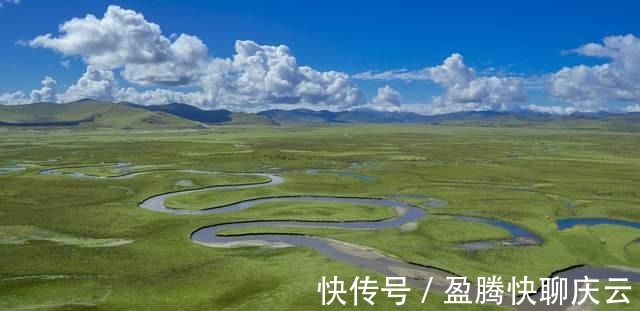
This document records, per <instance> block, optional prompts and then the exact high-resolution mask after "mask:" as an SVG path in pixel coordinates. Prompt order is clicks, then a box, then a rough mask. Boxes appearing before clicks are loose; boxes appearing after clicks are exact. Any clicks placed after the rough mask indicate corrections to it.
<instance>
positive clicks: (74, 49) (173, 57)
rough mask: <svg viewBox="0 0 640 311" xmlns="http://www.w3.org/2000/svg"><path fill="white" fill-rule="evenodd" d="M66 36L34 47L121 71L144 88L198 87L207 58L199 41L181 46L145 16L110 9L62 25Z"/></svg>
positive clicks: (183, 40) (184, 38) (185, 40)
mask: <svg viewBox="0 0 640 311" xmlns="http://www.w3.org/2000/svg"><path fill="white" fill-rule="evenodd" d="M59 30H60V33H61V34H60V35H59V36H57V37H55V36H54V35H52V34H45V35H41V36H38V37H36V38H34V39H33V40H31V41H30V42H29V45H31V46H32V47H42V48H49V49H52V50H54V51H57V52H60V53H62V54H63V55H65V56H71V55H79V56H81V57H82V58H83V59H84V60H85V62H86V63H87V64H88V65H95V66H100V67H103V68H109V69H115V68H120V67H124V73H123V74H124V76H125V78H127V79H129V80H130V81H133V82H136V83H139V84H168V85H184V84H189V83H192V82H193V80H194V79H196V78H197V76H198V71H199V69H200V68H201V67H200V66H201V65H202V63H203V62H205V61H206V59H207V57H208V56H207V54H208V52H207V47H206V46H205V45H204V43H202V41H201V40H200V39H198V38H197V37H195V36H190V35H185V34H181V35H179V36H178V37H177V39H176V40H175V41H173V42H172V41H171V40H170V39H169V38H167V37H165V36H164V35H163V34H162V31H161V29H160V26H159V25H157V24H154V23H151V22H148V21H147V20H146V19H145V17H144V15H142V14H140V13H137V12H135V11H132V10H126V9H123V8H121V7H119V6H115V5H110V6H109V7H108V8H107V11H106V13H105V14H104V16H103V17H102V18H97V17H96V16H94V15H91V14H88V15H86V16H85V17H84V18H73V19H71V20H69V21H67V22H65V23H63V24H62V25H61V26H60V29H59Z"/></svg>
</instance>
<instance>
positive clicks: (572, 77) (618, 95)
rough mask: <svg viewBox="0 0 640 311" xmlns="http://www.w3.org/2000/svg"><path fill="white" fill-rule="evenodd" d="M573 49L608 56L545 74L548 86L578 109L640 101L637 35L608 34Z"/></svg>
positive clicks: (578, 51)
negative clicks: (600, 41)
mask: <svg viewBox="0 0 640 311" xmlns="http://www.w3.org/2000/svg"><path fill="white" fill-rule="evenodd" d="M572 52H574V53H577V54H580V55H584V56H590V57H598V58H604V59H608V60H609V62H607V63H605V64H601V65H595V66H586V65H578V66H573V67H564V68H562V69H561V70H559V71H558V72H555V73H553V74H551V75H549V76H548V79H547V89H548V91H549V93H550V94H551V95H553V96H555V97H558V98H561V99H564V100H567V101H569V102H572V103H574V104H575V105H576V106H577V107H578V108H581V110H597V109H604V108H606V104H607V102H609V101H623V102H638V101H640V39H639V38H637V37H635V36H633V35H626V36H609V37H606V38H604V40H603V42H602V44H600V43H589V44H586V45H583V46H581V47H579V48H577V49H574V50H573V51H572Z"/></svg>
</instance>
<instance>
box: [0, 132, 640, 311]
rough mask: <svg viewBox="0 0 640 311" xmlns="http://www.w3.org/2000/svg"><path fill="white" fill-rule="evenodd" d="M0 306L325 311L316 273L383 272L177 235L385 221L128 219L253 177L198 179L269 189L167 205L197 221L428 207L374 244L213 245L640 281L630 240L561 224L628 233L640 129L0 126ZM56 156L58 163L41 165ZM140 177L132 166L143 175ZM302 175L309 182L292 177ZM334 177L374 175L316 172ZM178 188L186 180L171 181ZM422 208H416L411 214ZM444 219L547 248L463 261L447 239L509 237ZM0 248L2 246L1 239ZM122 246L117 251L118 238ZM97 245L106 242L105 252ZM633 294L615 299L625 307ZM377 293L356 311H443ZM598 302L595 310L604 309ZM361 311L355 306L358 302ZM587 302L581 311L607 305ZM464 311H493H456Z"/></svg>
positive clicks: (469, 255) (504, 250)
mask: <svg viewBox="0 0 640 311" xmlns="http://www.w3.org/2000/svg"><path fill="white" fill-rule="evenodd" d="M0 136H1V137H3V139H2V140H0V167H4V166H7V167H8V166H13V165H16V164H29V166H27V167H25V169H24V170H19V171H10V172H7V173H4V174H2V175H0V202H1V203H0V310H25V309H26V310H28V309H34V310H41V309H42V310H172V311H173V310H300V309H304V310H320V309H327V310H334V309H336V310H337V309H344V307H337V306H331V307H322V306H321V305H320V296H319V295H318V294H317V293H316V284H317V282H318V281H319V280H320V278H321V277H322V276H323V275H324V276H333V275H339V276H341V278H342V279H345V280H353V278H354V277H355V276H361V277H362V276H365V275H371V276H373V277H375V278H376V279H378V280H383V276H381V275H377V274H375V273H372V272H370V271H367V270H364V269H361V268H357V267H354V266H351V265H350V264H347V263H343V262H339V261H335V260H332V259H328V258H326V257H325V256H323V255H322V254H320V253H319V252H317V251H315V250H313V249H307V248H283V249H272V248H265V247H246V248H230V249H220V248H207V247H204V246H200V245H196V244H194V243H192V242H191V241H190V240H189V234H190V233H191V232H192V231H193V230H194V229H196V228H198V227H201V226H205V225H211V224H217V223H226V222H233V221H247V220H268V219H296V220H356V219H362V220H373V219H382V218H387V217H390V216H393V211H392V210H390V209H385V208H380V207H372V206H363V205H352V204H338V203H333V204H329V203H322V204H319V203H312V202H304V203H301V202H278V203H273V202H272V203H267V204H261V205H258V206H254V207H252V208H250V209H246V210H241V211H236V212H233V213H226V214H218V215H202V216H179V215H165V214H160V213H153V212H150V211H147V210H143V209H141V208H138V207H137V204H138V202H140V201H141V200H143V199H145V198H147V197H149V196H151V195H154V194H158V193H162V192H168V191H176V190H184V189H189V188H199V187H203V186H209V185H225V184H241V183H256V182H263V181H264V179H263V178H259V177H255V176H238V175H224V174H198V173H188V172H180V171H177V170H179V169H195V170H207V171H214V172H229V173H234V172H271V173H277V174H279V175H282V176H284V177H285V182H284V183H283V184H280V185H277V186H270V187H261V188H252V189H242V190H231V191H212V192H200V193H193V194H188V195H180V196H176V197H173V198H171V199H170V200H169V201H168V204H169V205H170V206H172V207H179V208H189V209H200V208H210V207H215V206H219V205H224V204H228V203H231V202H235V201H238V200H245V199H248V198H257V197H262V196H277V195H333V196H367V197H390V196H394V195H395V196H398V195H406V199H403V197H402V196H398V197H399V198H400V199H401V200H404V201H407V202H409V203H413V204H421V202H423V201H424V200H420V199H416V197H420V196H428V197H434V198H441V199H445V200H447V201H448V205H446V206H443V207H438V208H429V209H428V216H427V217H425V218H422V219H420V220H419V221H417V223H416V224H415V225H414V226H411V227H407V228H393V229H384V230H377V231H375V232H372V231H364V230H336V229H331V230H323V229H308V228H307V229H304V228H260V227H256V228H245V229H234V230H227V231H225V232H223V233H224V234H229V235H233V234H241V233H264V232H285V233H306V234H315V235H320V236H326V237H331V238H334V239H338V240H341V241H345V242H350V243H355V244H360V245H365V246H369V247H373V248H376V249H378V250H381V251H383V252H385V253H388V254H391V255H393V256H396V257H398V258H402V259H405V260H408V261H412V262H416V263H420V264H423V265H430V266H435V267H438V268H442V269H446V270H449V271H453V272H455V273H457V274H461V275H466V276H469V277H471V278H475V277H477V276H487V275H493V274H496V275H500V276H503V278H510V277H511V276H522V275H528V276H529V277H530V278H534V279H537V278H539V277H544V276H547V275H549V274H550V273H551V272H552V271H555V270H557V269H561V268H565V267H567V266H571V265H576V264H590V265H616V266H626V267H634V268H640V243H638V239H640V230H637V229H630V228H623V227H616V226H608V225H601V226H594V227H580V226H579V227H576V228H573V229H569V230H566V231H558V230H557V229H556V227H555V224H554V221H555V220H557V219H558V218H563V217H610V218H615V219H623V220H630V221H636V222H637V221H640V177H639V176H640V134H636V133H623V132H608V131H604V130H603V131H600V130H563V129H555V128H554V129H549V128H535V129H527V128H484V127H483V128H473V127H445V126H409V125H406V126H405V125H349V126H330V127H266V126H265V127H262V126H239V125H238V126H220V127H211V128H208V129H199V130H166V131H159V130H137V131H132V130H131V131H120V130H90V129H86V130H79V129H56V130H50V129H46V130H33V129H7V128H0ZM53 159H55V161H52V160H53ZM115 162H130V163H132V164H133V165H135V166H138V165H141V166H143V165H144V166H146V165H155V166H157V167H155V168H157V169H159V170H158V171H154V172H152V173H147V174H143V175H138V176H135V177H133V178H127V179H108V178H95V179H90V178H74V177H70V176H59V175H38V174H37V172H38V171H39V170H42V169H47V168H56V167H72V166H96V165H98V164H100V163H105V164H104V167H101V168H95V167H93V168H78V169H65V170H64V171H66V172H83V173H86V174H92V175H99V176H115V175H118V174H119V172H114V171H113V168H112V167H111V166H109V163H115ZM148 169H149V168H141V169H140V170H141V171H144V170H148ZM310 169H317V170H319V172H318V173H316V174H310V173H308V172H307V170H310ZM326 170H337V171H348V172H354V173H358V174H363V175H367V176H372V177H374V179H373V180H370V181H363V180H360V179H358V178H354V177H350V176H346V175H337V174H326V173H323V171H326ZM186 180H188V181H190V183H187V182H184V181H186ZM423 207H425V208H426V206H423ZM452 215H473V216H483V217H490V218H499V219H502V220H506V221H509V222H513V223H516V224H518V225H521V226H522V227H524V228H527V229H529V230H531V231H533V232H535V233H537V234H538V235H540V236H542V237H543V238H544V240H545V242H544V244H543V245H541V246H528V247H501V248H497V249H491V250H481V251H468V250H463V249H461V248H460V247H459V244H460V243H462V242H468V241H475V240H484V239H502V238H505V237H507V236H508V234H507V232H506V231H504V230H502V229H499V228H496V227H493V226H489V225H485V224H479V223H464V222H460V221H457V220H455V219H454V218H453V217H451V216H452ZM3 241H4V242H3ZM122 241H127V243H119V242H122ZM106 246H108V247H106ZM638 286H640V284H634V290H633V292H632V293H628V294H627V295H628V296H629V298H630V299H631V300H632V304H630V305H629V306H626V308H628V310H632V309H634V308H637V304H638V303H639V302H640V291H639V290H640V287H638ZM381 295H382V294H379V296H378V297H377V299H376V300H375V301H376V305H375V306H372V307H369V306H366V307H365V306H362V308H365V309H371V310H388V309H395V308H397V309H405V310H415V309H418V308H420V309H424V310H457V309H460V307H459V306H446V305H443V304H442V303H441V301H443V300H445V296H444V295H442V294H438V293H430V294H429V295H430V296H429V298H428V300H427V304H425V305H420V304H419V303H420V299H421V297H422V291H421V290H420V289H412V292H411V294H410V295H409V297H408V300H407V305H405V306H402V307H395V305H394V304H393V300H392V299H387V298H385V297H382V296H381ZM604 298H605V299H606V297H604ZM359 307H360V306H359ZM619 307H620V306H619V305H614V306H607V305H606V304H601V305H599V306H597V308H596V309H598V310H600V309H603V310H618V308H619ZM462 309H463V310H492V309H495V307H491V306H484V307H481V306H469V307H464V308H462Z"/></svg>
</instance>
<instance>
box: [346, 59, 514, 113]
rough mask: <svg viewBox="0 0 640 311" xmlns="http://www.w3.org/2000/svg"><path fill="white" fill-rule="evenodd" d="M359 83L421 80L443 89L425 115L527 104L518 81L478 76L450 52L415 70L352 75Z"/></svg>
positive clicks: (510, 78)
mask: <svg viewBox="0 0 640 311" xmlns="http://www.w3.org/2000/svg"><path fill="white" fill-rule="evenodd" d="M354 78H356V79H363V80H407V81H414V80H425V81H432V82H435V83H437V84H438V85H440V86H442V87H444V88H445V89H446V91H445V94H444V95H441V96H436V97H435V98H433V100H432V102H431V103H429V104H428V107H425V109H424V110H425V112H426V113H432V114H436V113H447V112H454V111H463V110H512V109H519V107H520V104H521V103H523V102H526V101H527V94H526V92H525V88H524V86H523V81H522V79H521V78H515V77H498V76H479V75H478V74H477V73H476V71H475V70H474V69H473V68H471V67H468V66H467V65H466V64H465V63H464V58H463V57H462V55H460V54H457V53H454V54H451V56H449V57H447V58H446V59H445V60H444V62H443V63H442V64H441V65H438V66H434V67H427V68H424V69H421V70H417V71H408V70H391V71H385V72H379V73H375V72H371V71H368V72H363V73H360V74H356V75H354Z"/></svg>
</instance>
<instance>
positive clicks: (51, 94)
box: [31, 76, 56, 103]
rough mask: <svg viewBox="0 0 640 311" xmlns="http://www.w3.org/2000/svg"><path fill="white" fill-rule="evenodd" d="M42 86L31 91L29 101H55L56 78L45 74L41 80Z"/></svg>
mask: <svg viewBox="0 0 640 311" xmlns="http://www.w3.org/2000/svg"><path fill="white" fill-rule="evenodd" d="M41 83H42V88H40V89H38V90H33V91H31V102H34V103H35V102H52V101H56V90H55V87H56V80H54V79H53V78H51V77H49V76H47V77H45V78H44V80H42V82H41Z"/></svg>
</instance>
